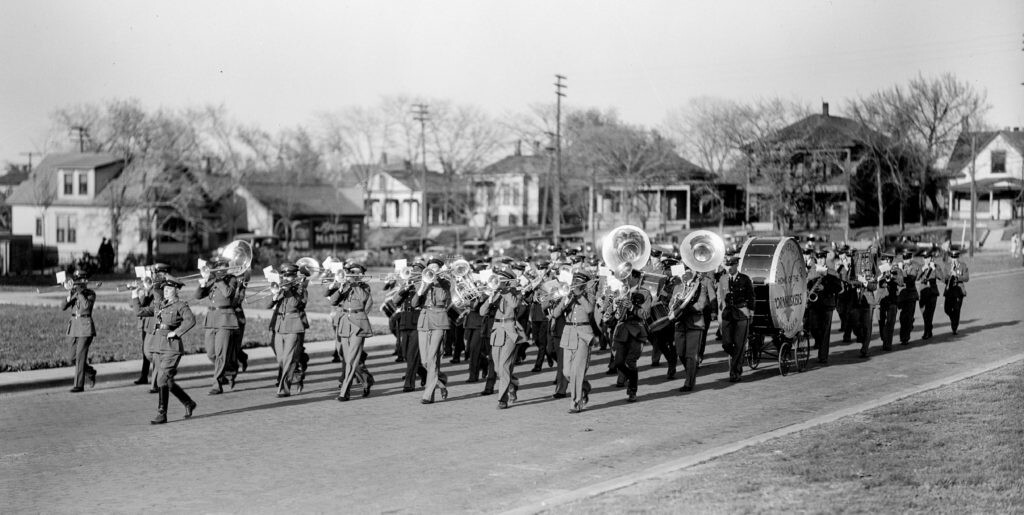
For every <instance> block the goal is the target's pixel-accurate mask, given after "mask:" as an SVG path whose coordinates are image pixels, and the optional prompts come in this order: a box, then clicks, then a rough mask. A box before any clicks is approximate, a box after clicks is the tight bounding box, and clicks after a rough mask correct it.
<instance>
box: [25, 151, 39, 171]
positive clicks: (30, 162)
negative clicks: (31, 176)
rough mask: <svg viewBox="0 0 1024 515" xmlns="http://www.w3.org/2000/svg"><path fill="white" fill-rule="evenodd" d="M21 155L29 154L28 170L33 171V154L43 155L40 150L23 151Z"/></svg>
mask: <svg viewBox="0 0 1024 515" xmlns="http://www.w3.org/2000/svg"><path fill="white" fill-rule="evenodd" d="M21 155H23V156H28V171H29V172H32V156H41V155H42V154H40V153H39V152H22V153H21Z"/></svg>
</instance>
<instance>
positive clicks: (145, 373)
mask: <svg viewBox="0 0 1024 515" xmlns="http://www.w3.org/2000/svg"><path fill="white" fill-rule="evenodd" d="M140 334H141V335H142V338H141V340H142V371H140V372H139V382H145V381H149V356H147V355H146V331H141V333H140Z"/></svg>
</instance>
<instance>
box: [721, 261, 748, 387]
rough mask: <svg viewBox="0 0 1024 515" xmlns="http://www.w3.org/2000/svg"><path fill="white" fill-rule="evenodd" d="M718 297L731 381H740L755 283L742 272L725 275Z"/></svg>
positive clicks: (723, 340)
mask: <svg viewBox="0 0 1024 515" xmlns="http://www.w3.org/2000/svg"><path fill="white" fill-rule="evenodd" d="M731 259H738V258H731ZM718 298H719V303H720V306H721V311H722V315H721V320H722V323H721V329H722V348H723V349H724V350H725V352H727V353H728V354H729V381H732V382H737V381H739V380H740V378H741V377H742V375H743V353H744V352H745V351H746V347H747V335H748V330H749V329H750V319H751V312H750V309H751V307H753V305H754V284H753V283H752V282H751V281H750V276H748V275H747V274H744V273H741V272H736V274H735V275H730V274H728V273H726V274H724V275H722V278H721V280H720V281H719V292H718Z"/></svg>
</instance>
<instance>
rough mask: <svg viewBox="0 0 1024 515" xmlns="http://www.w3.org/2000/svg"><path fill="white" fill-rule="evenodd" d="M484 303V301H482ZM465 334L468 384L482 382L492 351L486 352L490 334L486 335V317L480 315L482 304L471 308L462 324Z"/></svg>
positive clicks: (478, 303)
mask: <svg viewBox="0 0 1024 515" xmlns="http://www.w3.org/2000/svg"><path fill="white" fill-rule="evenodd" d="M481 302H482V301H481ZM462 328H463V334H464V335H465V338H466V352H467V357H466V359H467V360H468V361H469V378H468V379H467V380H466V382H468V383H475V382H477V381H479V380H480V373H481V371H482V372H483V373H484V375H486V374H487V359H488V356H489V354H490V351H486V352H485V350H484V349H485V340H487V339H489V334H488V335H485V333H484V317H483V315H481V314H480V302H477V303H475V304H473V305H472V306H470V310H469V311H468V312H467V313H466V316H465V318H464V319H463V322H462Z"/></svg>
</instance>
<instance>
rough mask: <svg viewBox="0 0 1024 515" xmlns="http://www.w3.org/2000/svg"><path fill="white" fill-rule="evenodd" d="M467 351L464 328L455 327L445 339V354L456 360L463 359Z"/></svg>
mask: <svg viewBox="0 0 1024 515" xmlns="http://www.w3.org/2000/svg"><path fill="white" fill-rule="evenodd" d="M465 351H466V342H465V341H463V333H462V327H459V326H457V325H453V326H452V328H451V329H449V330H448V332H447V334H445V337H444V354H445V356H448V355H450V356H451V357H452V358H455V359H462V353H464V352H465Z"/></svg>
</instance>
